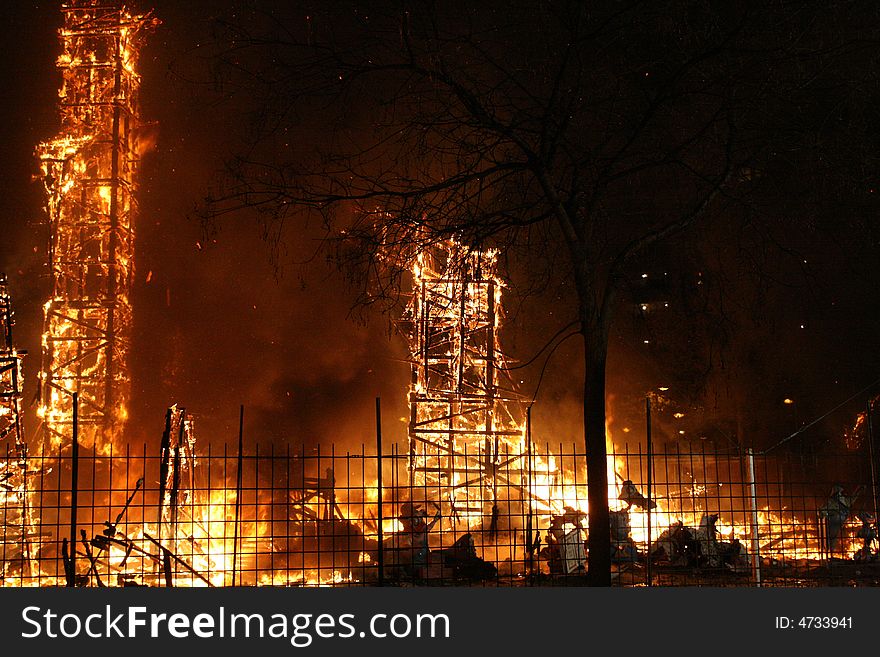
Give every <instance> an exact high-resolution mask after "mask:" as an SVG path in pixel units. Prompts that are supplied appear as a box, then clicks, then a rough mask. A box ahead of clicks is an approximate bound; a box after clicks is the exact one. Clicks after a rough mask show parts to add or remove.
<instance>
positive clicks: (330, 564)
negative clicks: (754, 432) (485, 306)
mask: <svg viewBox="0 0 880 657" xmlns="http://www.w3.org/2000/svg"><path fill="white" fill-rule="evenodd" d="M864 452H865V450H861V451H845V450H843V451H837V452H828V451H826V452H825V453H822V454H795V453H784V454H772V455H768V454H763V455H761V454H758V455H754V454H751V453H750V452H748V451H745V450H742V451H741V450H732V449H716V448H715V447H714V446H712V445H707V444H705V443H704V444H701V445H699V448H697V449H687V450H686V449H685V448H684V447H683V446H681V445H675V444H673V445H669V446H667V447H665V448H661V449H658V450H657V451H656V452H655V453H653V454H652V455H651V458H650V459H649V458H648V455H647V454H645V453H644V452H642V451H639V449H638V448H633V449H631V448H630V447H629V446H628V445H623V446H620V447H618V448H617V450H615V451H614V452H613V453H612V454H610V455H609V496H610V499H611V502H610V504H611V509H612V514H611V520H612V527H611V533H612V537H611V539H612V551H613V561H614V565H613V581H614V583H615V585H620V586H643V585H647V584H652V585H664V586H676V585H713V586H755V585H763V586H773V585H783V586H813V585H829V584H843V585H876V584H877V583H878V581H880V561H878V559H877V540H876V534H877V532H876V520H875V518H876V509H875V495H874V493H875V491H876V482H874V481H872V471H871V467H870V466H871V464H870V458H869V456H868V454H866V453H864ZM6 457H7V458H6V462H5V465H3V468H6V470H5V471H8V469H9V467H10V463H12V462H14V461H15V456H14V454H12V453H8V454H7V455H6ZM649 463H650V468H649V467H648V466H649ZM190 465H191V466H192V467H191V468H190V469H189V470H186V472H188V473H189V474H188V475H187V476H188V479H187V480H186V481H183V480H182V479H181V480H178V481H174V485H172V486H168V485H165V486H163V485H162V483H161V482H162V481H166V482H167V481H171V480H172V479H173V477H172V478H171V479H169V476H168V473H167V472H164V473H163V472H160V470H161V468H162V467H163V466H162V463H161V460H160V459H159V458H158V457H157V456H155V455H154V454H153V452H152V450H149V449H148V448H147V447H146V446H143V447H142V448H141V449H139V450H134V449H130V448H127V449H125V451H124V452H117V453H112V452H111V453H110V454H109V455H107V456H99V455H95V454H91V453H80V454H79V455H77V456H76V458H75V459H74V457H73V455H71V454H69V453H64V454H48V453H43V454H31V455H30V456H29V458H28V462H27V472H28V476H26V477H24V480H25V481H26V482H27V484H26V490H18V491H14V490H12V489H11V485H10V484H7V485H6V488H7V490H6V497H5V502H4V504H3V505H2V506H0V513H2V517H0V529H2V535H0V540H2V547H3V553H2V566H3V572H2V575H3V579H2V583H3V584H5V585H7V586H10V585H11V586H64V585H69V586H70V585H75V586H135V585H147V586H238V585H245V586H252V585H272V586H376V585H476V586H534V585H539V586H553V585H578V584H583V583H584V582H585V578H584V571H585V566H586V554H585V553H586V550H585V544H586V538H587V536H588V531H589V528H588V525H587V517H586V511H587V488H586V483H587V482H586V475H585V473H586V457H585V455H584V453H583V449H577V447H575V446H572V445H549V444H542V445H532V447H531V449H530V450H527V451H526V450H524V451H521V452H519V453H517V454H511V453H505V452H502V453H501V454H499V455H498V457H497V458H496V461H495V462H494V463H493V464H491V473H490V472H489V471H488V470H484V471H482V472H477V473H475V474H474V477H476V478H477V479H476V483H477V485H479V486H480V487H481V488H482V490H484V491H485V495H484V498H485V499H484V504H483V505H482V506H481V507H479V508H474V507H473V506H471V507H469V508H466V509H465V508H456V507H455V505H454V504H451V503H450V501H449V496H448V491H447V490H439V489H437V490H431V489H428V488H427V487H414V486H412V485H410V479H411V478H410V476H409V474H410V473H409V470H408V455H407V454H406V453H405V451H404V452H403V453H401V451H399V450H398V449H397V448H396V446H392V448H391V449H390V451H389V452H388V453H385V454H383V455H382V456H381V458H380V457H379V456H377V455H376V454H375V452H373V453H371V452H369V451H366V450H364V449H360V450H358V451H357V452H352V451H345V452H341V451H336V450H334V449H333V448H329V449H327V450H323V449H321V450H315V451H312V452H308V453H300V452H296V451H294V450H293V449H292V448H289V447H285V448H284V449H283V450H279V449H278V448H277V447H272V446H269V447H262V446H259V447H258V446H251V447H247V448H246V449H245V450H244V452H243V453H239V452H238V450H237V449H233V450H230V449H227V448H223V449H222V450H221V451H219V452H218V450H217V449H214V450H211V449H210V448H208V449H206V450H205V451H204V453H203V454H200V455H198V457H197V458H196V460H195V462H194V463H192V464H190ZM166 467H167V466H166ZM487 467H488V466H487ZM5 471H4V470H3V469H2V468H0V479H2V478H3V477H4V475H3V474H2V473H3V472H5ZM180 471H181V472H184V470H183V469H181V470H180ZM380 472H381V475H382V489H381V503H380V501H379V495H380V491H379V487H378V485H377V482H378V479H379V473H380ZM4 481H7V482H8V481H12V479H11V476H8V475H7V476H6V480H0V486H3V485H4ZM467 483H468V485H471V486H473V485H474V481H470V482H467ZM13 493H14V494H13ZM380 546H381V547H380Z"/></svg>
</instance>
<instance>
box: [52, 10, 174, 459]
mask: <svg viewBox="0 0 880 657" xmlns="http://www.w3.org/2000/svg"><path fill="white" fill-rule="evenodd" d="M62 11H63V13H64V24H63V26H62V28H61V29H60V30H59V37H60V41H61V50H62V52H61V54H60V55H59V57H58V59H57V64H58V67H59V68H60V69H61V71H62V76H63V81H62V87H61V90H60V93H59V98H60V119H61V132H60V133H59V134H58V135H57V136H56V137H55V138H53V139H51V140H50V141H47V142H45V143H43V144H41V145H40V146H39V147H38V149H37V154H38V156H39V158H40V162H41V168H42V179H43V184H44V187H45V190H46V197H47V203H46V209H47V213H48V218H49V225H50V244H49V264H50V269H51V276H52V294H51V298H50V301H49V303H48V304H47V305H46V312H45V316H44V336H43V354H42V367H41V393H42V404H41V409H40V417H41V418H42V419H43V421H44V424H43V426H44V429H45V434H46V436H47V439H48V440H47V446H48V447H49V448H51V449H58V448H62V447H66V446H67V445H69V444H70V442H71V440H72V437H73V424H74V418H73V404H72V398H71V396H72V394H73V393H77V394H78V396H79V403H80V409H79V410H80V414H79V415H78V417H77V420H79V422H80V425H81V435H80V443H81V445H82V446H83V447H85V448H86V449H94V450H96V451H97V452H99V453H101V454H107V453H109V451H110V448H111V445H112V444H113V443H114V442H117V447H119V446H120V442H121V441H119V437H120V436H121V433H122V430H123V427H124V423H125V420H126V418H127V408H126V407H127V404H128V398H129V389H130V377H129V372H128V351H129V344H130V336H131V309H130V305H129V293H130V290H131V285H132V279H133V268H132V267H133V266H132V261H133V256H134V232H133V226H134V215H135V202H134V196H135V193H136V190H137V177H138V176H137V166H138V154H139V152H140V149H139V146H138V130H139V127H140V120H139V117H138V88H139V85H140V78H139V76H138V74H137V56H138V50H139V48H140V44H141V40H142V36H143V34H144V33H145V32H146V31H147V29H148V28H150V27H152V26H154V25H155V24H156V23H157V21H156V20H155V19H152V18H150V17H149V16H140V15H132V14H130V13H128V11H127V10H126V9H125V8H124V7H122V6H121V5H119V4H113V3H110V4H108V3H105V2H97V1H94V2H77V3H72V4H69V5H65V6H64V7H63V8H62Z"/></svg>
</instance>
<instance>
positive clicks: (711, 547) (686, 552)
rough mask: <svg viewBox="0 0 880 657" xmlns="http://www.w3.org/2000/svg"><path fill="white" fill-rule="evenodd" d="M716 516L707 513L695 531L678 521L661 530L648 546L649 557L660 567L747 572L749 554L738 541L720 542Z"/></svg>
mask: <svg viewBox="0 0 880 657" xmlns="http://www.w3.org/2000/svg"><path fill="white" fill-rule="evenodd" d="M717 522H718V514H715V513H706V514H703V516H702V517H701V518H700V524H699V526H698V527H697V528H693V527H687V526H685V524H684V523H683V522H681V521H678V522H675V523H673V524H672V525H671V526H670V527H669V528H668V529H666V530H664V531H663V532H662V533H661V534H660V536H659V537H658V538H657V540H656V541H655V542H654V543H653V544H652V545H651V550H650V558H651V560H652V561H653V562H656V563H658V564H660V565H668V566H672V567H676V568H695V567H700V568H708V569H718V568H723V569H726V570H729V571H733V572H736V573H747V572H749V567H750V566H749V561H748V555H747V553H746V550H745V548H744V547H743V545H742V544H741V543H740V541H739V540H738V539H731V540H730V541H721V540H719V536H720V532H719V531H718V529H717V528H716V526H715V524H716V523H717Z"/></svg>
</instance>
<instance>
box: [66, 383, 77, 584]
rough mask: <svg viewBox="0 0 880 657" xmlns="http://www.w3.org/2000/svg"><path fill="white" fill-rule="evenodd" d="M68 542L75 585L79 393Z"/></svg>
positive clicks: (72, 458)
mask: <svg viewBox="0 0 880 657" xmlns="http://www.w3.org/2000/svg"><path fill="white" fill-rule="evenodd" d="M70 463H71V465H70V467H71V472H70V542H69V543H68V544H67V545H68V548H69V554H68V559H69V562H70V573H69V575H68V578H67V585H68V586H76V543H77V541H76V519H77V518H76V517H77V513H78V508H77V507H78V501H79V500H78V499H77V496H78V495H79V393H78V392H75V393H73V444H72V445H71V452H70Z"/></svg>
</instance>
